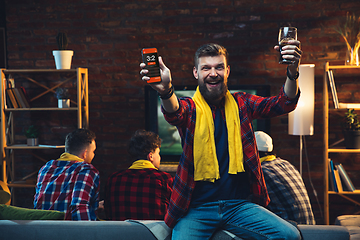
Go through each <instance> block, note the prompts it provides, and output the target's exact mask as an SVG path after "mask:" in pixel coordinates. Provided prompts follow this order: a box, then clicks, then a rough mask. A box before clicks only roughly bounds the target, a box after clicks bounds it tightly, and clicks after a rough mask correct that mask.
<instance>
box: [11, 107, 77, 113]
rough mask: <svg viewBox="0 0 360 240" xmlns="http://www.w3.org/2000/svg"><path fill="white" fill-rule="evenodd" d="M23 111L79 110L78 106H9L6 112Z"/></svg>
mask: <svg viewBox="0 0 360 240" xmlns="http://www.w3.org/2000/svg"><path fill="white" fill-rule="evenodd" d="M22 111H78V108H77V107H69V108H57V107H52V108H7V109H5V112H22Z"/></svg>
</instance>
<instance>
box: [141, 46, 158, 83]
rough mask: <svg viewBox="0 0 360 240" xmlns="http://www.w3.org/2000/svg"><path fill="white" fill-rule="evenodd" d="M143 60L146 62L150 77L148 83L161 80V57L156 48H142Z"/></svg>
mask: <svg viewBox="0 0 360 240" xmlns="http://www.w3.org/2000/svg"><path fill="white" fill-rule="evenodd" d="M142 56H143V61H144V63H145V64H146V69H147V70H149V73H148V74H146V76H148V77H150V80H148V81H147V83H157V82H161V76H160V67H159V59H158V54H157V49H156V48H144V49H143V50H142Z"/></svg>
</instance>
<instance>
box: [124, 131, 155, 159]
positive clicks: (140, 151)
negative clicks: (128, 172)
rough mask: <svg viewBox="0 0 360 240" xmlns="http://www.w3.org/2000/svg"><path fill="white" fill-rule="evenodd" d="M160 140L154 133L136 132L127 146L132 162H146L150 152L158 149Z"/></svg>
mask: <svg viewBox="0 0 360 240" xmlns="http://www.w3.org/2000/svg"><path fill="white" fill-rule="evenodd" d="M160 146H161V139H160V137H159V135H157V134H156V133H153V132H150V131H145V130H143V129H141V130H137V131H136V132H135V134H134V135H133V136H132V137H131V139H130V141H129V145H128V152H129V154H130V155H131V157H132V158H133V160H139V159H142V160H146V159H147V155H148V154H149V153H150V152H154V151H155V149H156V148H160Z"/></svg>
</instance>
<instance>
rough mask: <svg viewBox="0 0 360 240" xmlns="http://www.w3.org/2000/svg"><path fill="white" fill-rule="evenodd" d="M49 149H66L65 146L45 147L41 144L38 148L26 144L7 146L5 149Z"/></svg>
mask: <svg viewBox="0 0 360 240" xmlns="http://www.w3.org/2000/svg"><path fill="white" fill-rule="evenodd" d="M48 148H65V145H59V146H55V145H43V144H39V145H38V146H28V145H26V144H16V145H9V146H6V147H5V149H48Z"/></svg>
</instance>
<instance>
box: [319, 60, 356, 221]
mask: <svg viewBox="0 0 360 240" xmlns="http://www.w3.org/2000/svg"><path fill="white" fill-rule="evenodd" d="M335 69H359V70H360V66H348V65H333V66H331V65H330V64H329V62H326V64H325V72H324V77H323V133H324V139H323V149H324V152H323V156H324V159H323V167H324V168H323V172H324V179H323V182H324V224H326V225H329V195H338V196H340V197H342V198H345V199H347V200H349V201H351V202H353V203H355V204H357V205H359V206H360V203H359V202H357V201H355V200H353V199H351V198H350V197H348V196H347V195H360V190H355V191H354V192H348V191H343V192H334V191H329V168H328V164H329V161H328V159H329V153H360V149H346V148H338V147H329V114H330V113H338V112H339V111H344V110H343V109H329V90H328V89H329V85H328V71H330V70H335ZM359 74H360V71H359ZM334 78H335V77H334ZM355 109H358V110H359V109H360V108H355Z"/></svg>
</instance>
